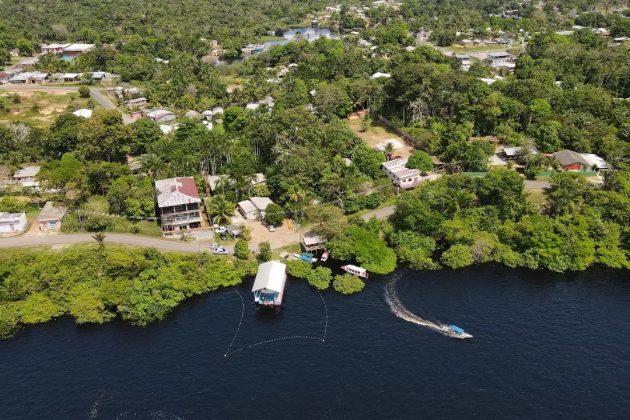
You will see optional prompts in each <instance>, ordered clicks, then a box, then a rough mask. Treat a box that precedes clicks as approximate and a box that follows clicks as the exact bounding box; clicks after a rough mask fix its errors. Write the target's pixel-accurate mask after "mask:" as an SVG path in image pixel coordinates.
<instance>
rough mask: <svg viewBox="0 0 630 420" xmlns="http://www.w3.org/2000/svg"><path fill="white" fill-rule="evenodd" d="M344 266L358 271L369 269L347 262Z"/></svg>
mask: <svg viewBox="0 0 630 420" xmlns="http://www.w3.org/2000/svg"><path fill="white" fill-rule="evenodd" d="M344 267H345V268H346V269H348V270H352V271H356V272H358V273H367V270H366V269H365V268H363V267H359V266H357V265H352V264H346V265H344Z"/></svg>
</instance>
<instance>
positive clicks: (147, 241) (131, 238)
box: [0, 233, 233, 253]
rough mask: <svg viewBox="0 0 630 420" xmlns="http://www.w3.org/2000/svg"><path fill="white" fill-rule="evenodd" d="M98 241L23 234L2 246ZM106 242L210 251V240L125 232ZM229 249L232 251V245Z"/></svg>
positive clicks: (0, 240)
mask: <svg viewBox="0 0 630 420" xmlns="http://www.w3.org/2000/svg"><path fill="white" fill-rule="evenodd" d="M86 242H87V243H96V241H95V240H94V238H92V234H90V233H70V234H58V235H22V236H17V237H13V238H0V248H28V247H33V246H55V245H73V244H79V243H86ZM105 243H114V244H122V245H131V246H142V247H153V248H157V249H161V250H163V251H179V252H199V251H210V243H208V242H198V241H192V242H183V241H178V240H168V239H160V238H154V237H150V236H141V235H131V234H123V233H106V234H105ZM226 248H228V251H229V252H230V253H231V252H232V251H233V250H232V249H231V247H226Z"/></svg>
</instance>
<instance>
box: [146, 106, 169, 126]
mask: <svg viewBox="0 0 630 420" xmlns="http://www.w3.org/2000/svg"><path fill="white" fill-rule="evenodd" d="M146 116H147V118H150V119H152V120H153V121H155V122H156V123H165V122H169V121H175V120H176V119H177V114H175V113H174V112H172V111H169V110H168V109H154V110H151V111H149V112H147V113H146Z"/></svg>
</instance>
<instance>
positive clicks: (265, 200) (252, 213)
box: [238, 197, 273, 220]
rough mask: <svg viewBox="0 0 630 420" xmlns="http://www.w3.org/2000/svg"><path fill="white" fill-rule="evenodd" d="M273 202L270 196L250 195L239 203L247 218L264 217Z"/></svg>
mask: <svg viewBox="0 0 630 420" xmlns="http://www.w3.org/2000/svg"><path fill="white" fill-rule="evenodd" d="M272 203H273V201H271V199H270V198H269V197H250V198H249V200H245V201H241V202H240V203H238V209H239V211H240V212H241V214H242V215H243V217H245V219H247V220H256V219H264V218H265V211H266V210H267V206H268V205H269V204H272Z"/></svg>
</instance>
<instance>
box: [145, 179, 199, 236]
mask: <svg viewBox="0 0 630 420" xmlns="http://www.w3.org/2000/svg"><path fill="white" fill-rule="evenodd" d="M155 192H156V195H157V206H158V212H159V217H160V222H161V225H162V234H163V235H164V236H173V235H178V234H182V235H184V234H187V233H192V232H194V231H196V230H199V229H201V226H202V220H201V198H200V197H199V193H198V192H197V185H196V184H195V180H194V179H193V178H192V177H182V178H169V179H161V180H158V181H155Z"/></svg>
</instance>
